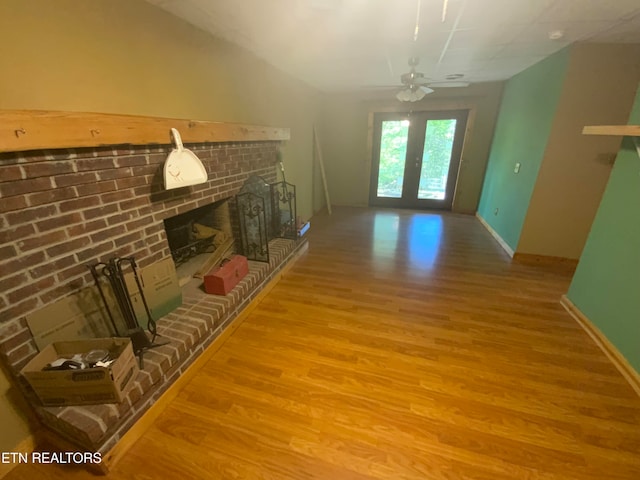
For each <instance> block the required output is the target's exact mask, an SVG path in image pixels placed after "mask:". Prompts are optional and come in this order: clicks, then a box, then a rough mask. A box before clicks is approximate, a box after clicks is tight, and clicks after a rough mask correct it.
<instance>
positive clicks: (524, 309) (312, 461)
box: [7, 209, 640, 480]
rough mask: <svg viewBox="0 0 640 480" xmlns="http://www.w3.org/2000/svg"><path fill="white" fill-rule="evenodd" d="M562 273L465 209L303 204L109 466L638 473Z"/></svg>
mask: <svg viewBox="0 0 640 480" xmlns="http://www.w3.org/2000/svg"><path fill="white" fill-rule="evenodd" d="M570 279H571V272H567V271H566V270H565V271H563V270H562V269H560V268H556V269H555V270H554V268H551V267H548V266H546V267H533V266H527V265H518V264H512V263H511V261H510V259H509V258H508V257H507V255H506V254H505V253H504V252H503V251H502V250H501V248H500V247H499V246H498V244H497V243H496V242H495V241H494V240H493V239H492V237H491V236H490V235H489V233H488V232H487V231H486V230H485V229H484V228H483V227H482V226H481V225H480V223H479V222H478V220H477V219H476V218H474V217H471V216H461V215H451V214H444V215H440V214H434V213H415V212H408V211H394V210H368V209H336V210H335V211H334V214H333V215H332V216H331V217H327V216H321V217H316V218H314V219H313V222H312V230H311V233H310V248H309V251H308V253H307V254H306V255H305V256H303V257H302V258H301V259H300V260H298V262H297V263H296V265H295V266H294V267H293V268H292V269H291V270H290V272H289V273H288V274H287V275H286V276H285V277H284V279H283V280H281V282H280V283H279V284H278V285H277V286H276V287H275V288H274V289H273V290H272V291H271V292H270V293H269V294H268V295H267V296H266V297H265V299H264V300H263V301H262V303H261V304H260V305H259V306H258V307H257V308H256V309H255V310H253V312H252V313H251V315H250V316H249V317H248V318H247V319H246V320H245V321H244V323H243V324H242V325H241V326H240V327H239V328H238V330H237V331H236V332H235V333H234V334H233V335H232V336H231V337H230V338H229V339H228V340H227V341H226V343H225V344H224V345H223V347H222V348H221V349H220V350H219V351H218V352H217V353H216V354H215V355H214V356H213V358H212V359H211V360H210V361H209V362H208V363H207V364H206V366H205V367H204V368H203V369H202V370H201V371H200V372H199V373H198V374H197V375H196V376H195V378H194V379H193V380H192V381H191V382H190V383H189V384H188V385H187V386H186V387H185V388H184V389H183V390H182V391H181V392H180V394H179V395H178V397H177V398H176V399H175V400H174V401H173V402H172V403H171V404H170V406H169V407H168V408H167V409H166V410H165V411H164V412H163V414H162V415H161V416H160V417H159V419H158V420H157V421H156V422H155V423H154V424H153V426H152V427H151V429H150V430H149V431H148V432H147V433H146V434H145V435H144V436H143V437H142V438H141V439H140V440H139V441H138V442H137V443H136V444H135V445H134V446H133V447H132V448H131V449H130V450H129V452H128V453H127V454H126V455H125V456H124V458H123V459H122V460H121V461H120V463H119V464H118V465H117V466H116V467H115V468H114V470H113V471H112V473H111V474H110V475H109V477H108V478H114V479H140V480H142V479H156V478H158V479H160V478H162V479H174V478H175V479H205V478H212V479H218V478H219V479H265V480H275V479H296V480H310V479H317V480H320V479H322V480H330V479H331V480H332V479H336V480H351V479H353V480H355V479H358V480H365V479H366V480H373V479H394V480H396V479H406V480H414V479H415V480H418V479H420V480H425V479H427V480H431V479H434V480H435V479H486V480H499V479H528V480H532V479H548V480H551V479H553V480H557V479H567V480H568V479H571V480H576V479H598V480H601V479H637V478H640V398H638V396H637V395H636V394H635V393H634V391H633V390H632V389H631V387H630V386H629V385H628V384H627V383H626V382H625V380H624V379H623V377H622V376H621V375H620V374H619V373H618V372H617V371H616V370H615V368H614V367H613V366H612V364H611V363H610V362H609V360H608V359H607V358H606V357H605V355H604V354H603V353H602V352H601V351H600V350H599V349H598V348H597V347H596V346H595V344H594V343H593V342H592V341H591V339H590V338H589V337H588V336H587V335H586V334H585V333H584V332H583V330H582V329H581V328H580V327H579V326H578V324H577V323H576V322H575V321H574V320H573V319H572V318H571V317H570V316H569V315H568V314H567V313H566V312H565V311H564V309H563V308H562V307H561V306H560V303H559V299H560V296H561V295H562V294H563V293H565V292H566V291H567V289H568V286H569V283H570ZM7 478H9V479H12V480H18V479H27V478H29V479H31V478H43V479H58V478H60V479H62V478H65V479H68V478H72V479H75V478H90V474H87V473H86V472H84V471H82V470H80V469H71V470H70V469H65V468H61V467H53V466H47V467H44V466H33V465H22V466H19V467H17V468H16V469H14V471H13V472H12V473H11V474H10V475H9V476H8V477H7Z"/></svg>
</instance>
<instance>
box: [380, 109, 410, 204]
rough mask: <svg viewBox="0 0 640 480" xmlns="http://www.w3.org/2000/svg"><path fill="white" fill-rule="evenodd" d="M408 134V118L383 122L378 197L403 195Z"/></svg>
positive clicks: (398, 196) (399, 196)
mask: <svg viewBox="0 0 640 480" xmlns="http://www.w3.org/2000/svg"><path fill="white" fill-rule="evenodd" d="M408 135H409V121H408V120H385V121H383V122H382V133H381V135H380V168H379V170H378V197H386V198H401V197H402V183H403V181H404V166H405V158H406V157H407V138H408Z"/></svg>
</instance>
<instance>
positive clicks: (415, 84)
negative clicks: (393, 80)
mask: <svg viewBox="0 0 640 480" xmlns="http://www.w3.org/2000/svg"><path fill="white" fill-rule="evenodd" d="M419 62H420V59H419V58H418V57H411V58H409V67H410V70H409V71H408V72H407V73H403V74H402V75H401V76H400V81H401V82H402V90H400V91H399V92H398V93H397V94H396V98H397V99H398V100H400V101H401V102H417V101H419V100H422V99H423V98H424V96H425V95H428V94H430V93H433V92H434V89H433V88H431V87H435V88H444V87H468V86H469V83H468V82H461V81H455V80H459V79H460V78H462V74H453V75H448V76H447V77H446V79H447V80H454V81H447V82H431V81H430V80H431V79H430V78H428V77H425V76H424V74H423V73H421V72H418V71H416V67H417V66H418V63H419Z"/></svg>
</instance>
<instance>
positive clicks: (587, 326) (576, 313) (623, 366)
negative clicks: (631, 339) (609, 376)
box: [560, 295, 640, 395]
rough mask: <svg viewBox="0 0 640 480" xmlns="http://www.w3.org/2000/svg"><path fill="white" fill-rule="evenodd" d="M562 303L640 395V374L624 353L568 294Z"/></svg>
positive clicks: (561, 300)
mask: <svg viewBox="0 0 640 480" xmlns="http://www.w3.org/2000/svg"><path fill="white" fill-rule="evenodd" d="M560 304H561V305H562V306H563V307H564V308H565V310H566V311H567V312H569V315H571V316H572V317H573V318H574V319H575V320H576V322H578V324H579V325H580V326H581V327H582V328H583V329H584V331H585V332H587V335H589V336H590V337H591V339H592V340H593V341H594V342H595V343H596V345H598V347H600V350H602V351H603V352H604V354H605V355H606V356H607V357H609V360H611V363H613V365H614V366H615V367H616V369H617V370H618V371H619V372H620V373H621V374H622V376H623V377H624V378H625V379H626V380H627V382H629V385H631V388H633V389H634V390H635V392H636V393H637V394H638V395H640V374H638V372H637V371H636V370H635V369H634V368H633V367H632V366H631V364H629V362H628V361H627V359H626V358H624V355H622V353H620V350H618V349H617V348H616V346H615V345H613V343H611V342H610V341H609V339H608V338H607V337H606V336H605V335H604V333H602V332H601V331H600V329H599V328H598V327H596V326H595V325H594V324H593V322H592V321H591V320H589V319H588V318H587V317H586V316H585V314H584V313H582V312H581V311H580V309H579V308H578V307H576V306H575V305H574V303H573V302H572V301H571V300H569V298H567V296H566V295H563V296H562V297H561V298H560Z"/></svg>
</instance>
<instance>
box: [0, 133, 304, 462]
mask: <svg viewBox="0 0 640 480" xmlns="http://www.w3.org/2000/svg"><path fill="white" fill-rule="evenodd" d="M279 145H280V142H279V141H251V142H224V143H199V144H196V145H190V146H189V148H190V149H191V150H192V151H194V152H195V153H196V154H197V155H198V157H199V158H200V159H201V160H202V162H203V164H204V165H205V168H206V170H207V172H208V178H209V180H208V182H207V183H206V184H202V185H196V186H192V187H186V188H181V189H176V190H169V191H167V190H164V188H163V179H162V168H163V164H164V161H165V159H166V157H167V155H168V154H169V152H170V151H171V147H170V146H157V147H155V146H154V147H143V146H140V147H138V146H126V147H90V148H78V149H57V150H51V151H47V150H38V151H28V152H15V153H13V152H12V153H2V154H0V227H1V229H0V355H1V357H2V361H4V362H5V364H6V365H7V366H8V367H9V369H10V371H12V372H14V373H17V372H18V371H19V370H20V368H21V367H22V366H24V365H25V364H26V363H27V362H28V360H30V359H31V358H32V357H33V356H34V355H35V354H36V353H37V348H36V345H35V342H34V339H33V336H32V334H31V331H30V330H29V328H28V326H27V323H26V319H25V317H26V316H27V315H30V314H32V313H33V312H36V311H38V310H39V309H41V308H43V307H45V306H48V305H51V304H53V303H54V302H57V301H59V300H61V299H63V298H66V297H68V296H70V295H73V294H75V293H77V292H78V291H79V290H81V289H83V288H86V287H89V286H91V285H93V279H92V277H91V274H90V272H89V270H88V269H87V265H88V264H91V263H95V262H97V261H103V260H105V259H108V258H109V257H112V256H118V257H124V256H132V255H133V256H135V258H136V260H137V262H138V264H139V265H140V267H142V268H144V267H145V266H149V265H152V264H155V263H157V262H160V261H162V260H165V259H168V258H171V253H170V250H169V244H168V241H167V235H166V232H165V228H164V221H165V220H166V219H169V218H172V217H175V216H177V215H179V214H182V213H184V212H187V211H190V210H194V209H197V208H200V207H202V206H205V205H210V204H212V203H220V202H221V201H222V200H224V199H228V198H230V197H233V196H234V195H235V194H236V193H237V191H238V190H239V189H240V187H241V186H242V184H243V183H244V182H245V181H246V179H247V178H248V177H249V176H251V175H260V176H262V177H263V178H264V179H265V180H266V181H268V182H274V181H276V176H277V174H276V161H277V159H276V157H277V152H278V149H279ZM278 242H279V243H278ZM292 245H293V246H292ZM294 249H299V247H296V246H295V242H292V241H290V240H276V255H274V259H273V261H272V262H270V264H265V265H253V266H252V267H251V270H250V274H249V275H248V276H247V278H246V280H245V281H243V283H242V284H241V285H240V293H238V294H236V293H234V295H229V296H227V297H212V296H206V294H203V293H202V292H195V291H191V292H186V293H183V297H184V302H183V305H182V306H181V307H179V308H178V309H177V310H176V311H174V312H173V313H171V314H169V315H168V316H167V317H166V318H163V319H162V322H159V324H158V331H159V333H161V334H164V335H165V336H167V337H168V338H169V339H170V340H171V344H170V345H169V346H167V347H161V348H160V349H158V350H154V351H150V352H149V354H148V356H147V355H145V371H142V372H141V374H140V376H139V378H138V379H137V380H136V381H135V382H134V386H133V387H132V388H131V389H130V390H131V391H130V392H128V395H127V400H126V402H124V403H123V404H120V405H106V404H105V405H95V406H88V407H66V408H62V407H41V408H40V410H41V411H39V417H40V418H41V420H43V421H44V423H45V424H47V425H49V426H52V427H53V428H54V429H55V430H57V431H58V432H62V433H67V435H66V436H67V438H70V439H72V440H73V441H76V443H79V444H81V445H83V446H85V447H87V448H91V449H94V450H100V451H103V452H105V451H108V449H109V448H111V447H112V446H113V445H114V442H116V441H117V440H118V438H119V436H120V435H121V434H122V432H124V431H126V430H127V429H128V428H129V427H130V426H131V425H132V424H133V423H135V421H136V420H137V419H138V418H139V417H140V416H141V415H142V414H143V413H144V411H145V409H146V408H149V406H150V405H152V404H153V402H154V401H155V400H157V399H158V398H159V396H160V395H161V394H162V392H163V391H164V390H165V389H166V388H167V387H168V386H169V385H170V384H171V383H172V382H173V381H175V380H176V378H177V377H178V376H179V375H180V374H181V373H182V372H183V371H184V370H185V369H186V368H187V367H188V365H190V364H191V363H192V362H193V361H194V358H195V357H197V355H198V354H199V353H201V352H202V351H204V349H205V348H206V346H207V345H208V344H210V343H211V341H212V340H213V339H214V338H215V336H216V334H218V333H219V332H220V331H221V329H223V328H224V327H225V325H226V324H227V323H228V322H229V321H230V318H231V316H232V315H233V314H235V313H236V312H238V311H239V310H240V309H241V308H244V306H245V305H247V304H248V302H250V301H251V299H252V298H254V297H255V295H256V293H255V291H254V290H255V289H256V288H257V287H258V286H259V285H261V284H264V283H266V282H267V281H268V280H269V278H272V276H273V275H274V274H275V272H276V271H277V270H278V269H279V268H281V265H282V264H283V262H285V260H286V259H287V258H291V255H292V254H293V253H292V252H293V250H294ZM278 262H281V263H280V264H279V263H278ZM258 263H259V262H258ZM279 265H280V266H279ZM242 295H245V296H246V298H243V297H242ZM147 360H148V361H147ZM154 385H155V387H154ZM152 387H153V388H152ZM112 424H113V425H115V426H113V425H112ZM112 426H113V428H112ZM116 427H117V428H116ZM114 429H115V430H114ZM114 432H115V433H114Z"/></svg>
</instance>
